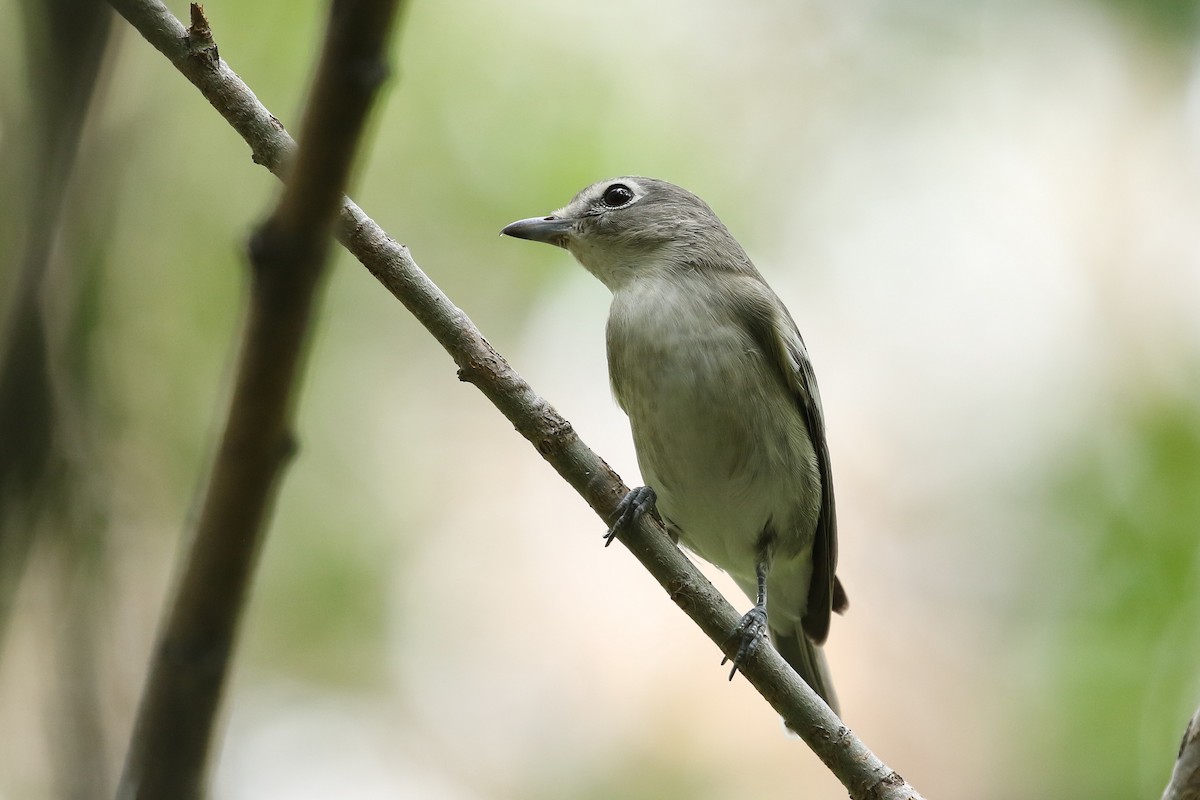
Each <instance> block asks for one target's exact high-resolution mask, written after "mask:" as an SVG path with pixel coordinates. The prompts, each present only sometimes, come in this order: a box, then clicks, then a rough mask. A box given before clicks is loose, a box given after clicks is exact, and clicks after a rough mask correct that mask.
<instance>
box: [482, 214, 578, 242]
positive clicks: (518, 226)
mask: <svg viewBox="0 0 1200 800" xmlns="http://www.w3.org/2000/svg"><path fill="white" fill-rule="evenodd" d="M573 224H574V220H570V219H560V218H559V217H530V218H529V219H519V220H517V221H516V222H513V223H511V224H509V225H505V226H504V230H502V231H500V235H501V236H513V237H516V238H517V239H529V240H530V241H531V242H545V243H546V244H552V245H556V246H558V247H566V246H567V237H568V236H569V235H570V233H571V226H572V225H573Z"/></svg>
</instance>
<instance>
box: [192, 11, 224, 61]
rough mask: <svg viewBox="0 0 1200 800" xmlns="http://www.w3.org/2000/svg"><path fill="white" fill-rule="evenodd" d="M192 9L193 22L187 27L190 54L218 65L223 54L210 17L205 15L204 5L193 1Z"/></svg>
mask: <svg viewBox="0 0 1200 800" xmlns="http://www.w3.org/2000/svg"><path fill="white" fill-rule="evenodd" d="M191 11H192V24H191V26H189V27H188V29H187V41H188V56H189V57H190V58H193V59H195V60H197V61H200V62H202V63H204V64H206V65H207V66H209V67H216V66H217V64H218V63H219V62H220V60H221V55H220V53H219V52H218V51H217V43H216V42H215V41H214V40H213V35H212V28H211V27H210V26H209V24H208V17H206V16H205V15H204V6H203V5H201V4H200V3H192V5H191Z"/></svg>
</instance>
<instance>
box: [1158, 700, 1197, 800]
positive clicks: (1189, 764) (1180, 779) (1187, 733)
mask: <svg viewBox="0 0 1200 800" xmlns="http://www.w3.org/2000/svg"><path fill="white" fill-rule="evenodd" d="M1162 800H1200V709H1198V710H1197V711H1196V713H1195V714H1193V715H1192V718H1191V719H1190V720H1188V724H1187V728H1185V729H1184V731H1183V741H1182V742H1180V743H1179V757H1178V758H1177V759H1176V760H1175V769H1174V770H1172V772H1171V781H1170V783H1168V784H1167V788H1166V790H1164V791H1163V796H1162Z"/></svg>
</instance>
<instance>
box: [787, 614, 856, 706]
mask: <svg viewBox="0 0 1200 800" xmlns="http://www.w3.org/2000/svg"><path fill="white" fill-rule="evenodd" d="M789 627H791V630H790V631H778V630H775V629H774V628H772V629H771V642H772V643H774V645H775V649H776V650H778V651H779V655H781V656H783V658H784V660H785V661H787V662H788V663H789V664H791V665H792V669H794V670H796V672H797V673H799V675H800V677H801V678H803V679H804V682H805V683H807V684H808V685H809V686H810V687H812V690H813V691H814V692H816V693H817V694H819V695H821V699H822V700H824V701H825V703H826V705H828V706H829V707H830V708H832V709H833V713H835V714H839V715H840V714H841V712H840V711H839V710H838V701H837V694H835V693H834V691H833V680H832V679H831V678H830V677H829V665H828V664H826V663H825V651H824V649H823V648H822V647H821V645H819V644H816V643H814V642H813V640H812V639H809V638H808V637H807V636H805V634H804V630H803V629H802V628H801V627H800V626H799V625H798V624H797V625H794V626H789Z"/></svg>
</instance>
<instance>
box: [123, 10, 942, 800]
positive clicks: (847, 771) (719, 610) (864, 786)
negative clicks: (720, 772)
mask: <svg viewBox="0 0 1200 800" xmlns="http://www.w3.org/2000/svg"><path fill="white" fill-rule="evenodd" d="M109 1H110V2H111V3H112V5H113V6H114V8H116V9H117V11H118V12H119V13H120V14H121V15H122V16H124V17H125V18H126V19H127V20H128V21H129V22H130V23H131V24H132V25H133V26H134V27H135V28H137V29H138V30H139V31H140V32H141V34H142V35H143V36H144V37H145V38H146V39H147V40H149V41H150V43H151V44H153V45H154V46H155V47H156V48H157V49H158V50H159V51H160V52H162V53H163V54H164V55H166V56H167V58H169V59H170V60H171V62H172V63H173V64H175V65H176V67H178V68H179V70H180V71H181V72H182V73H183V74H184V75H185V76H186V77H187V78H188V80H190V81H191V82H192V83H193V84H194V85H195V86H196V87H197V88H198V89H200V91H201V93H202V94H204V96H205V97H206V98H207V99H208V100H209V102H210V103H212V104H213V106H214V107H215V108H216V109H217V111H218V112H220V113H221V115H222V116H224V117H225V119H226V120H228V121H229V123H230V124H231V125H232V126H233V127H234V128H235V129H236V130H237V131H238V133H239V134H241V135H242V138H243V139H245V140H246V142H247V143H248V144H249V145H250V147H251V150H252V151H253V153H254V160H255V161H256V162H257V163H260V164H263V165H265V166H267V167H268V168H269V169H271V170H272V172H276V173H277V174H278V169H279V164H280V162H281V160H283V159H284V158H286V156H287V154H288V153H289V152H290V149H291V147H292V145H291V142H290V139H289V138H288V136H287V134H286V132H285V131H284V130H283V129H282V127H281V126H280V124H279V122H278V120H276V119H275V118H274V117H273V116H272V115H271V114H270V112H268V111H267V109H266V108H265V107H263V106H262V105H261V104H260V103H258V101H257V99H256V98H255V97H254V94H253V93H252V92H251V91H250V89H249V88H248V87H247V86H246V85H245V84H244V83H242V81H241V79H240V78H238V77H237V75H236V74H234V73H233V71H232V70H230V69H229V67H228V66H227V65H226V64H225V62H223V61H221V60H220V59H219V58H218V57H217V55H216V48H215V45H212V44H211V38H208V40H207V44H205V43H203V42H199V44H197V42H198V38H199V37H196V36H195V35H194V33H193V36H192V37H189V36H188V35H187V34H186V33H185V32H184V30H183V27H182V25H180V23H179V22H178V20H175V19H174V17H172V16H171V15H170V13H169V12H168V11H167V10H166V9H165V8H164V7H163V6H162V5H161V4H160V3H158V2H157V0H109ZM197 54H204V55H202V56H201V55H197ZM337 238H338V240H339V241H340V242H341V243H342V244H343V245H344V246H345V247H346V249H347V250H349V251H350V252H351V253H352V254H353V255H354V256H355V257H356V258H357V259H358V260H359V261H361V262H362V263H363V265H364V266H366V267H367V269H368V270H370V271H371V274H373V275H374V276H375V277H376V278H377V279H378V280H379V281H380V282H381V283H382V284H383V285H384V286H385V287H387V289H388V290H389V291H390V292H391V293H392V294H393V295H395V296H396V298H397V299H398V300H399V301H400V302H401V303H403V304H404V306H405V307H406V308H407V309H408V310H409V311H410V312H411V313H412V314H413V315H414V316H415V317H416V318H417V319H418V320H419V321H420V322H421V323H422V324H423V325H424V326H425V327H426V328H427V329H428V330H429V332H430V333H431V334H432V335H433V336H434V338H436V339H437V340H438V342H439V343H440V344H441V345H442V346H443V347H444V348H445V349H446V351H447V352H449V353H450V355H451V356H452V357H453V358H454V361H455V363H456V364H457V365H458V367H459V377H460V378H461V379H462V380H465V381H468V382H470V383H472V384H474V385H475V386H476V387H477V388H478V389H479V390H480V391H481V392H483V393H484V395H485V396H487V398H488V399H489V400H491V401H492V403H493V404H494V405H495V406H496V407H497V408H498V409H499V410H500V411H501V413H503V414H504V415H505V416H506V417H507V418H508V419H509V421H510V422H512V424H513V425H514V426H515V427H516V429H517V430H518V431H519V432H520V433H521V435H523V436H524V437H525V438H526V439H528V440H529V441H530V443H531V444H533V445H534V447H535V448H536V449H537V451H538V452H539V453H541V455H542V457H543V458H545V459H546V461H548V462H549V463H550V465H551V466H553V467H554V469H555V470H557V471H558V473H559V474H560V475H561V476H562V477H563V478H564V479H565V480H566V481H567V482H568V483H569V484H571V486H572V487H574V488H575V490H576V491H577V492H578V493H579V494H580V496H582V497H583V499H584V500H585V501H587V503H588V504H589V505H590V506H591V507H592V508H593V509H594V510H595V511H596V513H597V514H599V515H600V517H601V518H602V519H604V520H605V521H606V522H607V521H611V520H612V519H613V518H614V516H615V515H614V511H615V509H616V504H617V502H618V501H619V500H620V498H621V497H623V496H624V495H625V493H626V491H627V487H626V486H625V485H624V483H623V482H622V481H621V480H620V478H619V477H618V476H617V475H616V473H614V472H613V471H612V469H611V468H610V467H609V466H608V465H607V464H606V463H605V462H604V461H603V460H602V459H601V458H600V457H599V456H597V455H596V454H595V453H594V452H593V451H592V450H591V449H589V448H588V447H587V445H585V444H584V443H583V442H582V441H581V440H580V439H579V437H578V436H577V435H576V433H575V431H574V429H573V428H572V427H571V425H570V423H569V422H567V421H566V420H565V419H563V417H562V416H560V415H559V414H558V412H557V411H555V410H554V408H553V407H551V406H550V404H549V403H547V402H546V401H545V400H544V399H543V398H542V397H541V396H539V395H538V394H537V393H536V392H535V391H534V390H533V388H532V387H531V386H530V385H529V384H528V383H527V382H526V381H525V380H524V379H523V378H521V376H520V375H518V374H517V373H516V372H515V371H514V370H513V369H512V368H511V367H509V365H508V363H507V362H506V361H505V360H504V358H503V357H502V356H501V355H500V354H499V353H498V352H496V350H495V349H494V348H492V346H491V345H490V344H489V343H488V342H487V340H486V339H484V338H483V335H482V334H481V333H480V332H479V330H478V329H477V328H476V327H475V326H474V324H473V323H472V322H471V320H470V319H469V318H468V317H467V315H466V314H464V313H463V312H462V311H461V310H460V309H458V308H457V307H455V306H454V304H453V303H451V302H450V300H449V298H447V297H446V295H445V294H443V293H442V291H441V290H440V289H439V288H438V287H437V286H436V285H435V284H434V283H433V282H432V281H431V280H430V279H429V278H428V277H427V276H426V275H425V274H424V273H423V272H422V271H421V270H420V268H419V267H418V266H417V264H416V263H415V262H414V261H413V259H412V257H411V256H410V255H409V252H408V249H407V248H406V247H404V246H403V245H400V244H397V243H396V242H395V241H394V240H392V239H391V238H390V237H389V236H388V235H387V234H386V233H385V232H384V231H383V230H382V229H381V228H380V227H379V226H378V225H376V224H375V223H374V222H373V221H372V220H371V219H370V218H369V217H367V215H366V214H365V213H363V211H362V209H360V208H359V207H358V206H356V205H355V204H354V203H353V202H351V201H350V200H348V199H347V200H345V201H344V203H343V206H342V211H341V220H340V226H339V228H338V231H337ZM619 538H620V539H621V541H622V542H623V543H624V544H625V545H626V546H627V547H628V548H629V549H630V551H631V552H632V553H633V554H634V555H635V556H636V557H637V559H638V560H639V561H641V563H642V564H643V565H644V566H645V567H646V568H647V569H648V570H649V571H650V573H651V574H652V575H653V576H654V577H655V579H656V580H657V581H658V582H659V583H660V584H661V585H662V586H663V588H664V589H665V590H666V591H667V593H668V595H669V596H670V597H671V599H672V600H673V601H674V602H675V603H676V604H677V605H678V606H679V607H680V608H681V609H683V611H684V612H685V613H686V614H687V615H688V616H689V617H691V618H692V620H693V621H694V622H695V623H696V624H697V625H699V626H700V628H701V629H702V630H703V631H704V632H705V634H707V635H708V637H709V638H710V639H712V640H713V642H714V643H716V644H717V645H718V647H721V648H722V649H723V650H724V651H725V653H726V655H730V656H732V655H733V652H732V648H729V647H726V646H725V645H726V644H727V643H733V642H735V641H736V640H734V639H733V638H732V633H733V631H734V629H735V627H736V625H737V622H738V620H739V619H740V616H739V615H738V614H737V612H736V611H735V610H734V609H733V607H732V606H730V605H729V603H728V602H727V601H726V600H725V598H724V597H722V596H721V594H720V593H719V592H717V591H716V589H714V588H713V586H712V584H710V583H709V582H708V580H707V579H706V578H705V577H704V576H703V575H702V574H701V573H700V572H699V570H697V569H696V568H695V566H693V565H692V563H691V562H690V561H688V559H687V558H686V557H685V556H684V555H683V553H682V552H680V550H679V549H678V548H677V547H675V546H674V545H673V544H672V543H671V541H670V539H669V538H668V537H667V535H666V532H665V531H664V530H663V529H662V527H661V526H659V525H658V524H657V523H654V522H653V521H652V520H650V518H649V517H648V516H647V517H643V518H642V521H641V522H640V523H639V524H638V525H637V526H636V527H635V528H634V529H630V530H626V531H624V532H623V533H622V534H620V536H619ZM739 669H740V671H742V672H743V673H744V674H745V676H746V678H747V679H748V680H749V681H750V683H751V684H752V685H753V686H754V687H755V688H756V689H757V690H758V691H759V693H760V694H762V696H763V697H764V698H766V700H767V701H768V702H769V703H770V704H771V705H772V707H773V708H775V710H776V711H778V712H779V714H780V715H781V716H782V717H783V718H784V721H785V722H786V723H787V725H788V727H789V728H791V729H792V730H794V731H796V732H797V733H798V734H799V735H800V736H801V738H803V739H804V741H805V742H806V743H807V744H808V745H809V747H811V748H812V750H813V751H814V752H815V753H816V754H817V755H818V756H819V757H820V758H821V760H822V761H823V762H824V763H825V764H826V766H828V767H829V769H830V770H831V771H832V772H833V773H834V775H836V776H837V778H838V779H839V780H840V781H841V782H842V784H843V785H844V786H845V787H846V788H847V790H848V791H849V793H850V796H851V797H852V798H855V800H920V795H919V794H918V793H917V792H916V791H915V790H914V789H913V788H912V787H911V786H909V785H908V784H907V783H906V782H905V781H904V779H903V778H901V777H900V776H899V775H898V774H897V773H895V772H894V771H892V770H891V769H889V768H888V767H887V766H886V765H885V764H884V763H883V762H882V761H880V760H879V758H877V757H876V756H875V755H874V754H873V753H872V752H871V751H870V750H869V749H868V748H867V747H866V745H864V744H863V743H862V741H861V740H860V739H859V738H858V737H857V736H856V735H855V734H854V733H853V732H852V731H850V730H849V729H848V728H847V727H845V726H844V725H843V724H842V722H841V720H839V719H838V718H837V716H836V715H835V714H834V713H833V712H832V711H830V710H829V708H828V706H826V705H825V704H824V703H823V702H822V701H821V700H820V698H819V697H817V695H816V694H815V693H814V692H813V691H812V690H811V689H810V688H809V687H808V686H807V685H806V684H805V683H804V682H803V681H802V680H801V679H800V678H799V677H798V676H797V675H796V673H795V672H794V671H793V670H792V669H791V667H789V666H788V665H787V663H786V662H784V660H783V659H782V658H781V657H780V656H779V654H778V653H776V652H775V649H774V648H771V647H762V648H759V649H758V650H757V651H756V653H755V655H754V656H753V657H752V658H751V659H750V660H749V662H748V663H746V664H745V665H744V666H740V667H739Z"/></svg>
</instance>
